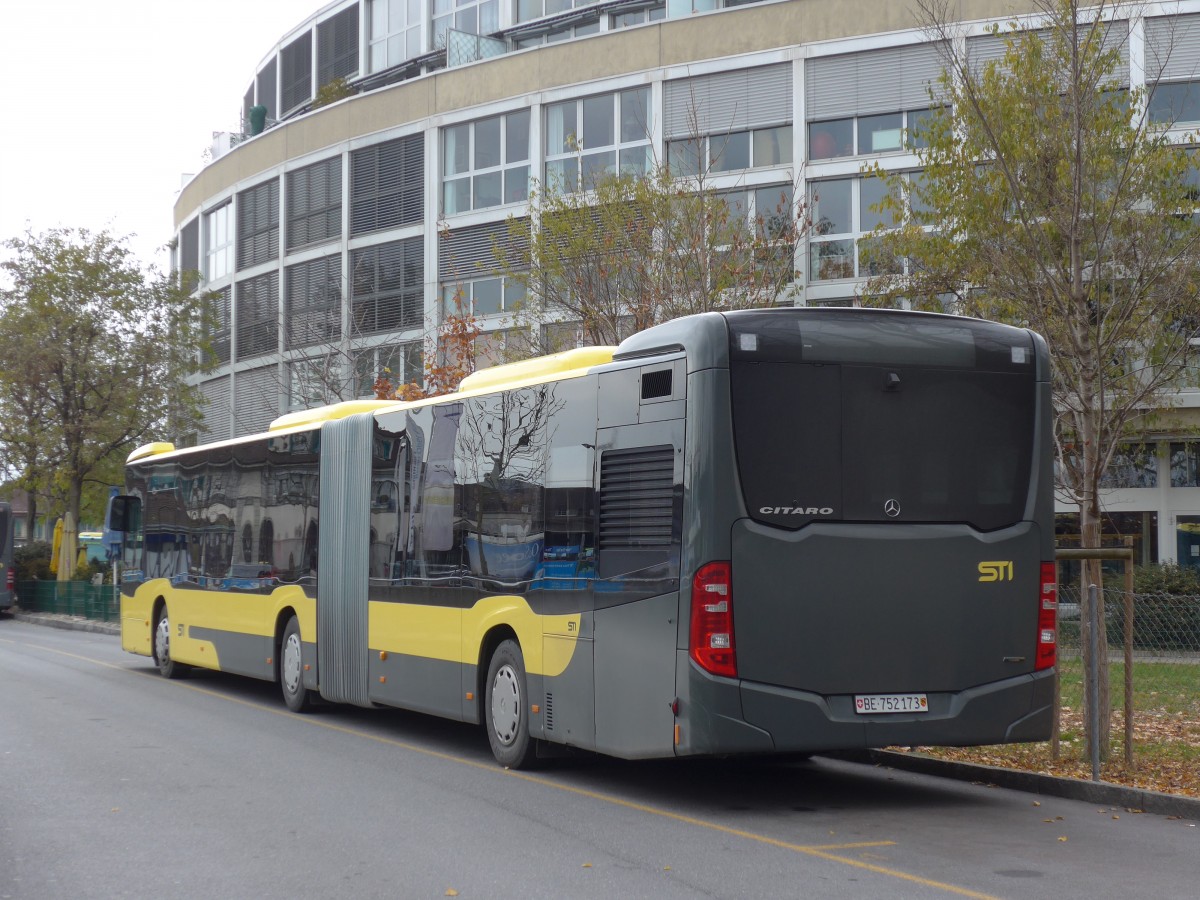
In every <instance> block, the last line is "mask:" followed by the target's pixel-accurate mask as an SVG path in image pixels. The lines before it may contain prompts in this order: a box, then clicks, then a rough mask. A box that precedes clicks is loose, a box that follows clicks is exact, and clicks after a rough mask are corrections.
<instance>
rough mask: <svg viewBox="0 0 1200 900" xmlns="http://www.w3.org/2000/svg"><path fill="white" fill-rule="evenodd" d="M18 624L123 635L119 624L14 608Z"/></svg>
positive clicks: (10, 612) (13, 614)
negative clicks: (26, 623)
mask: <svg viewBox="0 0 1200 900" xmlns="http://www.w3.org/2000/svg"><path fill="white" fill-rule="evenodd" d="M8 612H9V615H11V616H12V617H13V618H14V619H16V620H17V621H18V622H28V623H29V624H31V625H45V626H46V627H48V628H61V629H64V630H66V631H90V632H92V633H93V634H114V635H119V634H120V633H121V623H119V622H97V621H96V620H95V619H85V618H84V617H83V616H68V615H61V614H58V613H33V612H24V611H23V610H21V609H19V608H17V607H15V606H14V607H13V608H12V609H10V610H9V611H8Z"/></svg>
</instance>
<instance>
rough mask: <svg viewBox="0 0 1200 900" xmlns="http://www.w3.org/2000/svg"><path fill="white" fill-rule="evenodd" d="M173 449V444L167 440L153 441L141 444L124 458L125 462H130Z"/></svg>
mask: <svg viewBox="0 0 1200 900" xmlns="http://www.w3.org/2000/svg"><path fill="white" fill-rule="evenodd" d="M174 449H175V445H174V444H172V443H170V442H169V441H154V443H152V444H142V446H140V447H138V448H137V449H136V450H134V451H133V452H132V453H130V454H129V456H128V457H126V458H125V462H126V463H131V462H133V461H134V460H135V459H145V458H146V457H147V456H159V455H161V454H163V453H170V452H172V451H173V450H174Z"/></svg>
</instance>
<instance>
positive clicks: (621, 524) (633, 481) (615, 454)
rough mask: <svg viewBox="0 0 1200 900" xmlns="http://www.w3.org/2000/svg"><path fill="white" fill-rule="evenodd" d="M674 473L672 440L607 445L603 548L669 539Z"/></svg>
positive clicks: (603, 462)
mask: <svg viewBox="0 0 1200 900" xmlns="http://www.w3.org/2000/svg"><path fill="white" fill-rule="evenodd" d="M667 374H668V375H669V374H670V373H669V372H668V373H667ZM674 474H675V448H674V447H672V446H670V445H669V444H668V445H666V446H663V447H639V448H637V449H634V450H608V451H605V453H604V455H603V456H602V457H601V459H600V549H601V550H605V549H612V548H622V547H624V548H638V547H662V546H667V545H670V544H671V541H672V524H673V522H674V511H675V502H674V501H675V496H674Z"/></svg>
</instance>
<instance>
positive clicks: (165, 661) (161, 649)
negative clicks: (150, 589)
mask: <svg viewBox="0 0 1200 900" xmlns="http://www.w3.org/2000/svg"><path fill="white" fill-rule="evenodd" d="M154 661H155V662H156V663H158V671H159V672H160V673H161V674H162V676H163V678H178V677H179V676H180V675H182V674H184V672H186V671H187V666H185V665H183V664H182V663H177V662H175V660H173V659H171V620H170V619H168V618H167V608H166V607H165V606H164V607H163V608H162V609H161V610H160V611H159V613H158V621H157V622H155V623H154Z"/></svg>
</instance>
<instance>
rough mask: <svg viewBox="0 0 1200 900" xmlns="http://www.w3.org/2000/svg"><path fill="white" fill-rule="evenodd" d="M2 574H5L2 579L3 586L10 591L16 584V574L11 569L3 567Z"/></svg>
mask: <svg viewBox="0 0 1200 900" xmlns="http://www.w3.org/2000/svg"><path fill="white" fill-rule="evenodd" d="M4 574H5V576H6V577H5V579H4V586H5V587H6V588H7V589H8V590H10V591H12V590H14V589H15V588H16V586H17V579H16V576H15V575H14V574H13V570H12V569H5V570H4Z"/></svg>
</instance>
